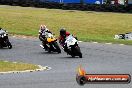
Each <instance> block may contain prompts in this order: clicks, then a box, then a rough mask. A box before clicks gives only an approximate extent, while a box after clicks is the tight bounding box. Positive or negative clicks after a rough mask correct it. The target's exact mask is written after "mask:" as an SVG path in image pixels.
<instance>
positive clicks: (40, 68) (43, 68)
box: [0, 65, 51, 74]
mask: <svg viewBox="0 0 132 88" xmlns="http://www.w3.org/2000/svg"><path fill="white" fill-rule="evenodd" d="M37 66H38V67H39V69H35V70H25V71H7V72H0V74H11V73H25V72H37V71H43V70H51V67H49V66H44V67H43V66H41V65H37Z"/></svg>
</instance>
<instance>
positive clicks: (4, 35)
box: [0, 30, 12, 49]
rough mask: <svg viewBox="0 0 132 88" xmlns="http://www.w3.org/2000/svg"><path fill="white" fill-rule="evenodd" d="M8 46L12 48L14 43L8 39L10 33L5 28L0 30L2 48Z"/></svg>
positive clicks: (0, 45) (0, 46)
mask: <svg viewBox="0 0 132 88" xmlns="http://www.w3.org/2000/svg"><path fill="white" fill-rule="evenodd" d="M3 47H8V48H9V49H11V48H12V45H11V43H10V41H9V39H8V33H7V32H6V31H4V30H0V48H3Z"/></svg>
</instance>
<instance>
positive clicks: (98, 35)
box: [0, 6, 132, 44]
mask: <svg viewBox="0 0 132 88" xmlns="http://www.w3.org/2000/svg"><path fill="white" fill-rule="evenodd" d="M40 24H46V25H47V27H48V28H49V29H50V30H51V31H52V32H54V33H55V34H56V35H57V36H58V35H59V29H60V28H61V27H65V28H66V29H67V30H68V31H70V32H71V33H72V34H75V35H76V36H77V37H78V39H80V40H83V41H98V42H113V43H124V44H132V41H127V40H114V35H115V34H120V33H126V32H132V14H127V13H111V12H91V11H74V10H73V11H71V10H59V9H45V8H32V7H18V6H13V7H12V6H0V26H1V27H3V28H5V29H8V31H9V33H12V34H21V35H31V36H37V34H38V29H39V25H40Z"/></svg>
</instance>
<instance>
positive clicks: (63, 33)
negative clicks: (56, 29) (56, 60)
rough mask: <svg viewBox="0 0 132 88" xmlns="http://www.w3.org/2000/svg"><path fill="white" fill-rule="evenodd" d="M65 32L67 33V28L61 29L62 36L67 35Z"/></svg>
mask: <svg viewBox="0 0 132 88" xmlns="http://www.w3.org/2000/svg"><path fill="white" fill-rule="evenodd" d="M65 34H66V29H65V28H62V29H61V30H60V35H61V36H65Z"/></svg>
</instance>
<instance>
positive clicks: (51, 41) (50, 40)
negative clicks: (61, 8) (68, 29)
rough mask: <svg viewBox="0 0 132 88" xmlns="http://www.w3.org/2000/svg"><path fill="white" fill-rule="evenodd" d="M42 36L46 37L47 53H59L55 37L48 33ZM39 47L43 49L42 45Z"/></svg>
mask: <svg viewBox="0 0 132 88" xmlns="http://www.w3.org/2000/svg"><path fill="white" fill-rule="evenodd" d="M42 35H43V34H42ZM44 35H45V37H46V46H47V51H48V52H58V53H61V49H60V47H59V45H58V43H57V39H56V38H55V36H54V35H53V34H52V33H48V32H46V33H45V34H44ZM40 47H42V48H43V49H44V47H43V46H42V45H40Z"/></svg>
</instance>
